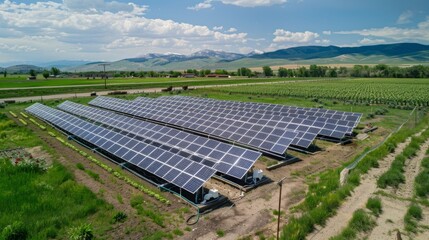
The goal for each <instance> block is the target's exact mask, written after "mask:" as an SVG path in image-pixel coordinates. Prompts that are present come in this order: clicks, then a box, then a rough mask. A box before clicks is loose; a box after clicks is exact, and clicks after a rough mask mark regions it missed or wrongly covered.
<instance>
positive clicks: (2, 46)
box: [0, 43, 37, 52]
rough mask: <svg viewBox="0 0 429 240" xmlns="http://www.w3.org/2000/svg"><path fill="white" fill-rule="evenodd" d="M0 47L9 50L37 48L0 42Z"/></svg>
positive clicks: (31, 49) (19, 50) (25, 50)
mask: <svg viewBox="0 0 429 240" xmlns="http://www.w3.org/2000/svg"><path fill="white" fill-rule="evenodd" d="M0 49H2V50H5V51H10V52H33V51H36V50H37V49H36V48H34V47H31V46H27V45H17V44H5V43H0Z"/></svg>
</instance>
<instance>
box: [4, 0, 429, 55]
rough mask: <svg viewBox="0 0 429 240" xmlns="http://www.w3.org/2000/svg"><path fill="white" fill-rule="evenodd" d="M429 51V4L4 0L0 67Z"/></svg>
mask: <svg viewBox="0 0 429 240" xmlns="http://www.w3.org/2000/svg"><path fill="white" fill-rule="evenodd" d="M394 42H417V43H423V44H429V1H428V0H406V1H405V0H359V1H357V0H355V1H345V0H196V1H193V0H192V1H191V0H147V1H143V0H140V1H137V0H117V1H110V0H56V1H54V0H52V1H34V0H27V1H11V0H6V1H3V0H0V63H8V62H9V63H10V62H48V61H54V60H88V61H101V60H102V61H114V60H119V59H123V58H129V57H137V56H141V55H144V54H146V53H181V54H189V53H192V52H195V51H198V50H202V49H213V50H223V51H230V52H240V53H248V52H250V51H254V50H258V51H273V50H276V49H281V48H288V47H293V46H303V45H337V46H359V45H370V44H380V43H394Z"/></svg>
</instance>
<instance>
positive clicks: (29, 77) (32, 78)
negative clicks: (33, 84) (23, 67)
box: [27, 76, 36, 80]
mask: <svg viewBox="0 0 429 240" xmlns="http://www.w3.org/2000/svg"><path fill="white" fill-rule="evenodd" d="M27 80H36V76H28V78H27Z"/></svg>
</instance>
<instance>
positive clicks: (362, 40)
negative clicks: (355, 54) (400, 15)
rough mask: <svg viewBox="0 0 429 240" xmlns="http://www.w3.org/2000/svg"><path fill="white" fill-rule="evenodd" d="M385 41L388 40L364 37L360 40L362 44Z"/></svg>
mask: <svg viewBox="0 0 429 240" xmlns="http://www.w3.org/2000/svg"><path fill="white" fill-rule="evenodd" d="M385 42H386V40H384V39H371V38H363V39H361V40H360V41H359V43H360V44H362V45H371V44H381V43H385Z"/></svg>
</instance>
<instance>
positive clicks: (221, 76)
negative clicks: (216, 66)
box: [206, 73, 231, 78]
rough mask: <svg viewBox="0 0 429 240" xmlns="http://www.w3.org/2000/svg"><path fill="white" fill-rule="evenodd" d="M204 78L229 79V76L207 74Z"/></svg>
mask: <svg viewBox="0 0 429 240" xmlns="http://www.w3.org/2000/svg"><path fill="white" fill-rule="evenodd" d="M206 77H208V78H231V76H230V75H228V74H215V73H211V74H207V75H206Z"/></svg>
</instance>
